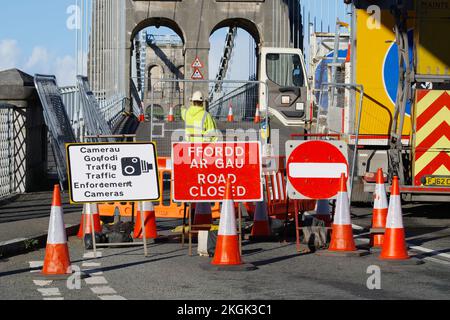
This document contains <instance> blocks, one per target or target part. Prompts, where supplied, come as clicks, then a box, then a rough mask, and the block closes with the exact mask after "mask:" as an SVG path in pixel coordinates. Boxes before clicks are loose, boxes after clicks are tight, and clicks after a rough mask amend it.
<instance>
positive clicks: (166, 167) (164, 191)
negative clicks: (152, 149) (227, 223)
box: [155, 157, 220, 219]
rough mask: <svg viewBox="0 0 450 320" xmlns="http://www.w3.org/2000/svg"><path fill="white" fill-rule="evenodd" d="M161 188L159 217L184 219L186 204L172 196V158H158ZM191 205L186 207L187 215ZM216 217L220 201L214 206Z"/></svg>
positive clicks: (215, 217)
mask: <svg viewBox="0 0 450 320" xmlns="http://www.w3.org/2000/svg"><path fill="white" fill-rule="evenodd" d="M158 170H159V188H160V190H161V201H160V202H159V203H158V204H157V205H155V214H156V217H157V218H170V219H183V215H184V205H183V204H182V203H178V202H174V201H173V198H172V188H173V181H172V161H171V159H170V158H164V157H161V158H158ZM189 213H190V212H189V206H188V207H187V208H186V217H189ZM212 214H213V218H214V219H218V218H219V217H220V203H216V204H214V206H213V207H212Z"/></svg>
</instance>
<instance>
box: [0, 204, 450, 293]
mask: <svg viewBox="0 0 450 320" xmlns="http://www.w3.org/2000/svg"><path fill="white" fill-rule="evenodd" d="M369 212H370V209H369V208H354V209H353V213H354V214H355V215H356V217H355V218H354V219H353V223H354V224H355V234H358V235H357V236H356V238H357V243H360V244H363V243H366V242H367V239H366V231H365V230H364V229H361V230H360V227H366V226H368V225H369V224H370V216H369V215H368V214H369ZM404 212H405V219H404V220H405V225H406V228H407V237H408V243H409V244H410V246H411V249H414V250H411V254H412V255H415V256H417V257H418V258H421V259H423V261H424V262H425V263H424V264H422V265H403V266H402V265H392V264H389V263H385V262H382V261H380V260H379V259H378V256H377V254H371V255H369V256H365V257H352V258H348V257H323V256H319V255H317V254H297V253H296V250H295V245H294V244H292V243H287V244H285V243H253V244H250V243H244V255H243V258H244V260H245V261H246V262H250V263H254V264H255V265H256V266H257V267H258V269H257V270H256V271H251V272H210V271H204V270H203V269H201V268H200V264H202V263H205V262H208V261H209V258H204V257H199V256H194V257H189V256H188V254H187V248H181V246H180V245H179V244H176V243H166V244H155V245H151V246H150V256H149V257H147V258H144V257H143V250H142V249H141V248H122V249H104V250H102V257H101V258H99V259H92V257H89V253H88V256H84V255H85V253H84V250H83V248H82V244H81V242H80V241H79V240H78V239H74V238H71V239H70V254H71V259H72V263H73V264H74V265H76V266H79V267H80V268H81V269H82V270H84V271H85V272H87V273H88V274H90V277H89V278H86V279H83V280H81V288H80V290H77V289H73V290H71V289H68V288H67V285H66V282H65V281H53V282H51V283H50V282H42V279H41V278H40V277H39V276H38V272H36V271H39V270H40V268H39V262H40V261H42V260H43V257H44V250H40V251H35V252H32V253H29V254H26V255H21V256H16V257H13V258H10V259H9V260H0V299H38V300H41V299H61V298H63V299H66V300H72V299H93V300H95V299H129V300H130V299H131V300H133V299H154V300H158V299H176V300H204V299H213V300H230V299H233V300H235V299H237V300H254V299H264V300H276V299H450V281H449V280H450V211H449V207H448V206H437V205H426V206H424V205H420V206H418V205H409V206H405V207H404ZM30 263H31V264H30ZM373 266H378V267H379V268H380V270H381V278H380V284H381V289H380V290H370V289H368V287H367V281H368V278H369V277H370V276H371V274H368V268H369V267H370V268H373ZM33 271H34V272H33Z"/></svg>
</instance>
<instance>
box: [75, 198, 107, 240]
mask: <svg viewBox="0 0 450 320" xmlns="http://www.w3.org/2000/svg"><path fill="white" fill-rule="evenodd" d="M91 214H92V215H93V216H94V232H97V233H100V232H102V225H101V222H100V214H99V213H98V205H97V204H96V203H92V204H89V203H88V204H85V205H84V207H83V214H82V215H81V222H80V229H79V230H78V235H77V237H78V238H80V239H81V238H83V237H84V235H85V234H92V223H91V216H90V215H91Z"/></svg>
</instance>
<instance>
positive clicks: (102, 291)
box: [91, 286, 117, 295]
mask: <svg viewBox="0 0 450 320" xmlns="http://www.w3.org/2000/svg"><path fill="white" fill-rule="evenodd" d="M91 290H92V292H93V293H95V294H96V295H114V294H117V292H116V290H114V289H113V288H111V287H108V286H104V287H92V288H91Z"/></svg>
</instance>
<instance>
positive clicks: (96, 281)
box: [84, 277, 108, 285]
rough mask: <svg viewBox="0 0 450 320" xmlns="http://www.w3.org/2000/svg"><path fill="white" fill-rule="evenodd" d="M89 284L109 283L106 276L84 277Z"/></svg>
mask: <svg viewBox="0 0 450 320" xmlns="http://www.w3.org/2000/svg"><path fill="white" fill-rule="evenodd" d="M84 281H86V283H87V284H88V285H93V284H94V285H96V284H108V281H106V279H105V277H91V278H86V279H84Z"/></svg>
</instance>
